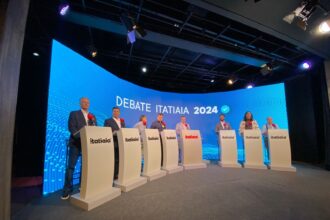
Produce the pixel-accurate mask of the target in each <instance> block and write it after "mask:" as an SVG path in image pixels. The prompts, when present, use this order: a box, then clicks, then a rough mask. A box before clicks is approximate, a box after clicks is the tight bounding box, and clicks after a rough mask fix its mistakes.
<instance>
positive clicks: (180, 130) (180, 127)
mask: <svg viewBox="0 0 330 220" xmlns="http://www.w3.org/2000/svg"><path fill="white" fill-rule="evenodd" d="M175 130H176V134H177V135H178V136H180V135H181V132H182V130H190V125H189V124H188V123H187V127H186V126H184V125H183V124H182V123H181V122H179V123H177V124H176V126H175Z"/></svg>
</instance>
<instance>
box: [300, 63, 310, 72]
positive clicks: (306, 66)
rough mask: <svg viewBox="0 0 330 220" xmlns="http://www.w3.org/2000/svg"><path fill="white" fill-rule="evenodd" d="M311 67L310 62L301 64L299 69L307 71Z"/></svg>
mask: <svg viewBox="0 0 330 220" xmlns="http://www.w3.org/2000/svg"><path fill="white" fill-rule="evenodd" d="M311 66H312V64H311V63H310V62H303V63H302V64H301V68H302V69H303V70H308V69H310V68H311Z"/></svg>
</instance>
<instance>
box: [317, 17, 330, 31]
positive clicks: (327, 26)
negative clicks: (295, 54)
mask: <svg viewBox="0 0 330 220" xmlns="http://www.w3.org/2000/svg"><path fill="white" fill-rule="evenodd" d="M319 32H320V33H321V34H326V33H329V32H330V20H328V21H323V22H322V23H321V24H320V25H319Z"/></svg>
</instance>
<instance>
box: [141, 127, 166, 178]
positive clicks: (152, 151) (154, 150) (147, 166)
mask: <svg viewBox="0 0 330 220" xmlns="http://www.w3.org/2000/svg"><path fill="white" fill-rule="evenodd" d="M142 141H143V156H144V165H143V173H142V176H145V177H147V178H148V181H153V180H156V179H158V178H160V177H163V176H165V175H166V172H165V171H163V170H161V167H160V166H161V153H162V152H161V146H160V136H159V131H158V129H145V130H144V132H143V133H142Z"/></svg>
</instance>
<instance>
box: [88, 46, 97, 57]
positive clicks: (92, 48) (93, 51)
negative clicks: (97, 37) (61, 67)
mask: <svg viewBox="0 0 330 220" xmlns="http://www.w3.org/2000/svg"><path fill="white" fill-rule="evenodd" d="M87 49H88V53H89V55H90V56H91V57H93V58H94V57H96V56H97V49H96V47H95V46H94V45H89V46H88V47H87Z"/></svg>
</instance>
